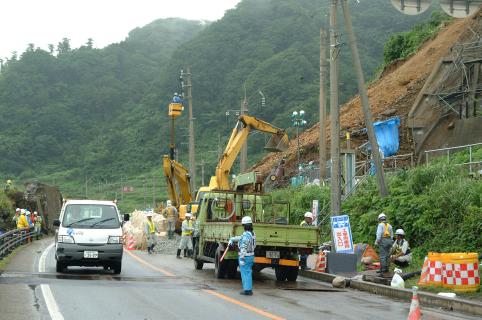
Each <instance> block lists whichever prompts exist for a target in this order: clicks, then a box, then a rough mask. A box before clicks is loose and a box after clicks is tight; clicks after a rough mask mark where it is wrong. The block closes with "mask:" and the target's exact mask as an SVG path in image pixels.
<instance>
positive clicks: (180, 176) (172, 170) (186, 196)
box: [162, 155, 192, 207]
mask: <svg viewBox="0 0 482 320" xmlns="http://www.w3.org/2000/svg"><path fill="white" fill-rule="evenodd" d="M162 167H163V169H164V175H165V176H166V184H167V192H168V194H169V199H171V201H172V205H173V206H175V207H179V206H181V205H186V204H188V203H190V202H191V201H192V194H191V185H190V179H191V177H190V176H189V170H187V169H186V168H185V167H184V166H183V165H182V164H180V163H179V162H177V161H175V160H171V159H169V156H167V155H164V159H163V162H162Z"/></svg>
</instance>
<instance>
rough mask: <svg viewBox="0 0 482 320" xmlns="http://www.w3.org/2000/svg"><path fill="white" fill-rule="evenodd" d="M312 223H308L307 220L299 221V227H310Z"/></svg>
mask: <svg viewBox="0 0 482 320" xmlns="http://www.w3.org/2000/svg"><path fill="white" fill-rule="evenodd" d="M312 226H313V225H312V224H308V222H306V221H305V220H303V221H301V223H300V227H312Z"/></svg>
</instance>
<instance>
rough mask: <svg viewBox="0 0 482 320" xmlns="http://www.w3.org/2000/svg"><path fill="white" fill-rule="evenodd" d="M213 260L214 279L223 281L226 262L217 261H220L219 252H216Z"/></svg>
mask: <svg viewBox="0 0 482 320" xmlns="http://www.w3.org/2000/svg"><path fill="white" fill-rule="evenodd" d="M214 259H215V262H214V277H215V278H216V279H224V278H225V276H226V261H222V262H221V261H219V259H221V250H219V249H218V250H216V255H215V258H214Z"/></svg>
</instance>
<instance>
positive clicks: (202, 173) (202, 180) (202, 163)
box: [201, 158, 205, 186]
mask: <svg viewBox="0 0 482 320" xmlns="http://www.w3.org/2000/svg"><path fill="white" fill-rule="evenodd" d="M201 185H203V186H205V184H204V158H203V159H202V160H201Z"/></svg>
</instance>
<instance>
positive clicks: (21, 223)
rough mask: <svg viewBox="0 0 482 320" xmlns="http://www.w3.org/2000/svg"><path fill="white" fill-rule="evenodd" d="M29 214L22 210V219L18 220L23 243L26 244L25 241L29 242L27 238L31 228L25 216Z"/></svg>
mask: <svg viewBox="0 0 482 320" xmlns="http://www.w3.org/2000/svg"><path fill="white" fill-rule="evenodd" d="M26 213H27V212H26V211H25V210H24V209H21V210H20V218H19V219H18V222H17V229H22V238H23V239H24V240H23V241H22V242H25V240H27V241H28V238H26V234H27V232H29V226H28V221H27V217H26V216H25V214H26Z"/></svg>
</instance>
